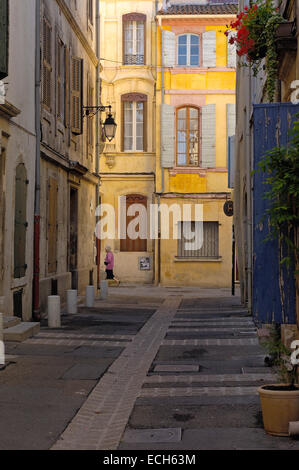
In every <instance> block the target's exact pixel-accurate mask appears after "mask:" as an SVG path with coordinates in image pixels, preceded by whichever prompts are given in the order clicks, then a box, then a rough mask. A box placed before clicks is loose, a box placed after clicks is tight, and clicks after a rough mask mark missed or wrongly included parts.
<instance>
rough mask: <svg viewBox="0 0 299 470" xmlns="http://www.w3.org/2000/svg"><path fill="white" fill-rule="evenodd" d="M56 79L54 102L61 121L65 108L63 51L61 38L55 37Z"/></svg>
mask: <svg viewBox="0 0 299 470" xmlns="http://www.w3.org/2000/svg"><path fill="white" fill-rule="evenodd" d="M56 60H57V66H56V67H57V80H56V87H57V88H56V95H57V96H56V103H57V105H56V106H57V108H56V109H57V117H58V118H60V119H61V120H62V121H63V120H64V110H65V70H64V68H65V51H64V44H63V43H62V42H61V40H60V39H59V38H58V39H57V53H56Z"/></svg>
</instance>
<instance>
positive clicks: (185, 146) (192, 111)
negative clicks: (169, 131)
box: [176, 106, 200, 166]
mask: <svg viewBox="0 0 299 470" xmlns="http://www.w3.org/2000/svg"><path fill="white" fill-rule="evenodd" d="M199 142H200V110H199V108H195V107H192V106H186V107H183V108H179V109H178V110H177V120H176V154H177V165H178V166H199V164H200V146H199Z"/></svg>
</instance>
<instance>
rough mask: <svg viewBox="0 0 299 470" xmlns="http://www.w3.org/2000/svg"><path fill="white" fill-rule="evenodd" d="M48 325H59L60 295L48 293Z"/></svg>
mask: <svg viewBox="0 0 299 470" xmlns="http://www.w3.org/2000/svg"><path fill="white" fill-rule="evenodd" d="M48 327H49V328H60V327H61V313H60V296H59V295H50V296H49V297H48Z"/></svg>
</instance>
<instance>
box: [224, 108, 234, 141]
mask: <svg viewBox="0 0 299 470" xmlns="http://www.w3.org/2000/svg"><path fill="white" fill-rule="evenodd" d="M226 116H227V137H231V136H232V135H235V133H236V105H235V104H227V105H226Z"/></svg>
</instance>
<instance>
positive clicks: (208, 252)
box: [178, 222, 219, 259]
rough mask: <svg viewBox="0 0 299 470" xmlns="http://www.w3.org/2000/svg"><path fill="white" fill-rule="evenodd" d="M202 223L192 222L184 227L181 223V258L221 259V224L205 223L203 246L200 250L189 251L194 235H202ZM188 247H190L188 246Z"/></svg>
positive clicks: (179, 246) (179, 243) (179, 251)
mask: <svg viewBox="0 0 299 470" xmlns="http://www.w3.org/2000/svg"><path fill="white" fill-rule="evenodd" d="M200 230H201V227H200V223H199V222H191V224H190V223H188V224H186V225H185V226H184V222H181V233H182V237H181V238H180V239H179V241H178V256H179V257H180V258H212V259H217V258H219V223H218V222H203V245H202V247H201V248H200V249H199V250H196V249H195V250H188V249H186V245H187V244H188V243H190V241H191V242H192V241H193V240H194V234H195V233H197V236H199V234H200ZM187 246H188V245H187Z"/></svg>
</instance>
